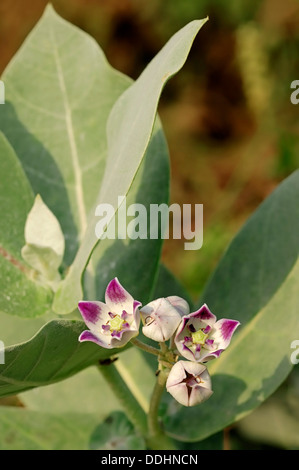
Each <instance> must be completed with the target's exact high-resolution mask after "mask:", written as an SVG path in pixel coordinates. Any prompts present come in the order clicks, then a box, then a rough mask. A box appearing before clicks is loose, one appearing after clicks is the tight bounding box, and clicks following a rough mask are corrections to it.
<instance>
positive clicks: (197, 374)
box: [166, 361, 213, 406]
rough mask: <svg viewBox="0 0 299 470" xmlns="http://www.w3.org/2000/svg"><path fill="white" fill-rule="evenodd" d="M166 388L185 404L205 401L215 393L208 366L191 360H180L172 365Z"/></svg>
mask: <svg viewBox="0 0 299 470" xmlns="http://www.w3.org/2000/svg"><path fill="white" fill-rule="evenodd" d="M166 389H167V391H168V392H169V393H170V394H171V395H172V396H173V398H175V399H176V400H177V401H178V402H179V403H181V405H184V406H194V405H198V404H199V403H203V402H204V401H206V400H207V399H208V398H209V397H210V396H211V395H212V394H213V391H212V383H211V377H210V374H209V372H208V370H207V368H206V367H205V366H204V365H203V364H199V363H198V362H191V361H178V362H177V363H176V364H175V365H174V366H173V367H172V369H171V371H170V373H169V376H168V378H167V381H166Z"/></svg>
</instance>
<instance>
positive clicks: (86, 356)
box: [0, 320, 119, 396]
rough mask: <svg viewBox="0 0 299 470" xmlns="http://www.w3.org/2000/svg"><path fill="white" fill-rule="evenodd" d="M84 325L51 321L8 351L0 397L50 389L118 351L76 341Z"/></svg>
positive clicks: (1, 368) (2, 367)
mask: <svg viewBox="0 0 299 470" xmlns="http://www.w3.org/2000/svg"><path fill="white" fill-rule="evenodd" d="M84 328H85V324H84V323H83V322H81V321H77V320H52V321H50V322H49V323H47V324H46V325H45V326H43V327H42V328H41V329H40V330H39V331H38V332H37V334H36V335H35V336H34V337H33V338H32V339H30V340H28V341H26V342H24V343H20V344H17V345H15V346H11V347H7V348H6V349H5V364H3V365H0V396H6V395H13V394H17V393H20V392H22V391H25V390H29V389H31V388H34V387H41V386H43V385H49V384H51V383H53V382H58V381H60V380H64V379H66V378H67V377H70V376H72V375H74V374H76V373H77V372H79V371H80V370H83V369H84V368H86V367H88V366H90V365H92V364H96V363H97V361H99V360H105V359H107V358H109V357H110V356H111V355H113V354H116V353H117V354H118V353H119V350H114V349H111V350H110V349H104V348H100V347H99V346H97V345H96V344H94V343H90V342H85V343H80V342H79V341H78V338H79V335H80V333H81V332H82V331H83V330H84Z"/></svg>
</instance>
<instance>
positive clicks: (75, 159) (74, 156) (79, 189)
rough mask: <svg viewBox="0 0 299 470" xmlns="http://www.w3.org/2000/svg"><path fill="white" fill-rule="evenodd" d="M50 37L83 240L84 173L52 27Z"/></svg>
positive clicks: (84, 215)
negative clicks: (63, 112)
mask: <svg viewBox="0 0 299 470" xmlns="http://www.w3.org/2000/svg"><path fill="white" fill-rule="evenodd" d="M50 36H51V41H52V44H53V55H54V59H55V64H56V68H57V76H58V81H59V86H60V90H61V95H62V102H63V106H64V111H65V124H66V131H67V135H68V139H69V145H70V155H71V162H72V166H73V171H74V179H75V195H76V200H77V209H78V216H79V223H80V230H79V232H80V235H79V238H80V239H82V237H83V235H84V233H85V230H86V227H87V217H86V210H85V204H84V195H83V184H82V173H81V170H80V163H79V155H78V150H77V145H76V139H75V133H74V125H73V119H72V113H71V107H70V103H69V99H68V94H67V88H66V84H65V79H64V74H63V69H62V65H61V61H60V56H59V52H58V46H57V43H56V41H55V34H54V31H53V28H52V27H50Z"/></svg>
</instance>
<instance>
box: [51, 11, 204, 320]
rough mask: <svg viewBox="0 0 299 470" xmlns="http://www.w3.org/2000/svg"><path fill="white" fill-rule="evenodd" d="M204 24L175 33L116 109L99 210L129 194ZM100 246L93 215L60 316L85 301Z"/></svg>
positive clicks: (58, 303)
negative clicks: (86, 278)
mask: <svg viewBox="0 0 299 470" xmlns="http://www.w3.org/2000/svg"><path fill="white" fill-rule="evenodd" d="M205 21H206V20H201V21H193V22H191V23H189V24H188V25H187V26H185V27H184V28H183V29H182V30H180V31H179V32H178V33H176V34H175V35H174V36H173V37H172V38H171V39H170V40H169V42H168V43H167V44H166V46H164V48H163V49H162V50H161V51H160V52H159V54H157V56H156V57H155V58H154V59H153V60H152V62H151V63H150V64H149V65H148V66H147V68H146V69H145V70H144V72H143V73H142V74H141V76H140V77H139V78H138V80H136V82H135V83H134V84H133V85H131V87H130V88H128V89H127V90H126V91H125V92H124V93H123V94H122V95H121V97H120V98H119V100H118V101H117V102H116V104H115V105H114V107H113V109H112V111H111V114H110V115H109V120H108V124H107V140H108V156H107V164H106V168H105V173H104V176H103V180H102V186H101V189H100V193H99V196H98V198H97V200H96V204H95V207H96V206H98V205H99V204H102V203H103V204H104V203H105V204H107V203H109V204H111V205H112V206H113V207H114V210H115V211H117V209H118V196H119V195H122V196H126V195H127V194H128V192H129V190H130V187H131V185H132V181H133V180H134V177H135V175H136V172H137V170H138V168H139V166H140V164H141V162H142V159H143V157H144V155H145V152H146V148H147V146H148V144H149V141H150V137H151V134H152V130H153V126H154V122H155V117H156V111H157V104H158V100H159V97H160V94H161V92H162V89H163V87H164V85H165V83H166V81H167V80H168V79H169V78H170V77H171V76H172V75H174V74H175V73H176V72H178V71H179V69H180V68H181V67H182V66H183V64H184V62H185V60H186V58H187V55H188V53H189V50H190V47H191V45H192V42H193V40H194V38H195V36H196V34H197V33H198V31H199V29H200V28H201V26H202V25H203V24H204V23H205ZM145 90H146V93H145ZM140 103H142V106H141V105H140ZM111 220H112V217H111V218H110V221H111ZM107 223H108V224H109V221H107ZM96 243H97V239H96V236H95V220H94V211H93V212H92V217H91V219H90V220H89V221H88V224H87V230H86V233H85V235H84V238H83V240H82V243H81V245H80V248H79V250H78V253H77V256H76V258H75V260H74V263H73V264H72V266H71V268H70V270H69V272H68V274H67V277H66V279H65V280H64V281H63V282H62V283H61V285H60V287H59V289H58V291H57V292H56V295H55V298H54V303H53V308H54V310H55V311H56V312H57V313H60V314H65V313H69V312H70V311H72V310H73V309H74V306H75V305H76V304H77V302H78V301H79V300H80V298H81V297H82V289H81V276H82V273H83V271H84V269H85V266H86V263H87V262H88V259H89V256H90V254H91V252H92V251H93V249H94V247H95V245H96ZM74 293H75V295H74Z"/></svg>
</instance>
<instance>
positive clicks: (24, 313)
mask: <svg viewBox="0 0 299 470" xmlns="http://www.w3.org/2000/svg"><path fill="white" fill-rule="evenodd" d="M33 201H34V197H33V193H32V189H31V187H30V184H29V182H28V180H27V178H26V175H25V174H24V172H23V169H22V167H21V165H20V162H19V161H18V159H17V157H16V155H15V153H14V151H13V149H12V148H11V146H10V145H9V143H8V142H7V140H6V139H5V137H4V136H3V135H2V134H1V133H0V212H1V216H2V224H1V229H0V282H1V289H0V302H1V307H0V311H1V312H5V313H10V314H13V315H18V316H21V317H36V316H39V315H42V314H45V313H47V312H49V310H50V308H51V302H52V292H51V291H50V289H47V288H45V287H44V286H42V285H40V284H38V283H37V282H35V280H34V277H35V273H34V272H32V269H31V268H30V267H29V266H28V265H27V263H25V262H24V260H23V259H22V256H21V249H22V246H23V245H24V242H25V240H24V228H25V222H26V218H27V214H28V212H29V211H30V209H31V207H32V205H33Z"/></svg>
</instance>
